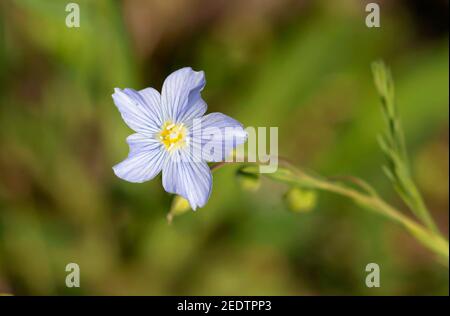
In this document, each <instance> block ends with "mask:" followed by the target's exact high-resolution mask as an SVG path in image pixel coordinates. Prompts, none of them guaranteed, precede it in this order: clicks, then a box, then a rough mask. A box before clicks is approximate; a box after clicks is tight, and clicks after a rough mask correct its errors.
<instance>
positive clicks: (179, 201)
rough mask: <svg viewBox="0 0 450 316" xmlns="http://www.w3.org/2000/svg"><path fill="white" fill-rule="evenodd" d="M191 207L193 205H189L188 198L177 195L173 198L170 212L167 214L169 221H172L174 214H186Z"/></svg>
mask: <svg viewBox="0 0 450 316" xmlns="http://www.w3.org/2000/svg"><path fill="white" fill-rule="evenodd" d="M190 209H191V206H190V205H189V201H188V200H186V199H185V198H184V197H182V196H180V195H175V196H174V198H173V199H172V204H171V206H170V211H169V214H167V220H168V221H169V223H171V222H172V220H173V217H174V216H178V215H181V214H184V213H186V212H187V211H189V210H190Z"/></svg>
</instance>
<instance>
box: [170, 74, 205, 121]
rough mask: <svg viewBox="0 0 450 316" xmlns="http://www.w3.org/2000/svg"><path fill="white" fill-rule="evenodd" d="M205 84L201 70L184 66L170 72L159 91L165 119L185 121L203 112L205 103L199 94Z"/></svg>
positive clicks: (199, 115)
mask: <svg viewBox="0 0 450 316" xmlns="http://www.w3.org/2000/svg"><path fill="white" fill-rule="evenodd" d="M205 84H206V81H205V74H204V72H203V71H194V70H192V68H190V67H185V68H182V69H179V70H177V71H175V72H173V73H171V74H170V75H169V76H168V77H167V78H166V80H165V81H164V84H163V87H162V92H161V105H162V108H163V112H164V118H165V120H171V121H172V122H174V123H178V122H186V121H189V120H192V119H194V118H197V117H201V116H202V115H203V114H205V112H206V109H207V105H206V103H205V101H203V99H202V98H201V95H200V92H201V91H202V90H203V88H204V87H205Z"/></svg>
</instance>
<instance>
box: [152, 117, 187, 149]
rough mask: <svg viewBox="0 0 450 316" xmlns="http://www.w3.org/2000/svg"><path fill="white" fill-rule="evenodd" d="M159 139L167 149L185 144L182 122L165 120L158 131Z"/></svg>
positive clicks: (184, 130)
mask: <svg viewBox="0 0 450 316" xmlns="http://www.w3.org/2000/svg"><path fill="white" fill-rule="evenodd" d="M159 140H160V141H161V143H163V144H164V146H166V149H167V150H168V151H171V150H173V149H176V148H180V147H183V146H185V145H186V127H184V125H183V124H182V123H178V124H175V123H172V122H170V121H168V122H165V123H164V124H163V126H162V128H161V132H159Z"/></svg>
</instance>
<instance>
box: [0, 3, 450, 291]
mask: <svg viewBox="0 0 450 316" xmlns="http://www.w3.org/2000/svg"><path fill="white" fill-rule="evenodd" d="M68 2H69V1H62V0H58V1H56V0H55V1H36V0H17V1H11V0H6V1H5V0H2V1H1V4H0V10H1V11H0V12H1V13H0V293H10V294H14V295H21V294H25V295H31V294H33V295H34V294H39V295H43V294H49V295H58V294H65V295H70V294H74V295H202V294H203V295H211V294H214V295H231V294H233V295H339V294H342V295H385V294H389V295H412V294H418V295H435V294H438V295H448V281H449V276H448V268H446V267H444V266H443V265H440V264H438V263H437V262H436V261H435V260H434V258H433V255H432V254H431V253H430V252H428V250H426V249H424V248H422V247H421V246H420V245H418V244H417V242H416V241H415V240H414V239H413V238H412V237H411V236H409V235H408V234H407V233H406V232H405V231H404V230H403V229H401V228H400V227H399V226H397V225H396V224H392V223H391V222H388V221H386V220H385V219H384V218H381V217H379V216H377V215H376V214H372V213H370V212H367V211H366V210H363V209H361V208H360V207H358V206H355V205H353V203H352V202H351V201H348V200H346V199H344V198H341V197H336V196H334V195H330V194H325V193H321V194H320V195H319V200H318V204H317V206H316V208H315V209H314V210H313V211H311V212H308V213H300V214H298V213H292V212H290V211H289V210H288V208H287V207H286V205H285V203H284V202H283V198H282V196H283V194H284V192H285V191H286V189H287V188H286V187H285V186H283V185H281V184H277V183H273V182H270V181H263V183H262V186H261V188H260V190H259V191H257V192H253V193H251V192H247V191H243V190H242V189H241V188H240V187H239V185H238V184H237V182H236V178H235V167H226V168H222V169H220V170H218V171H217V172H216V173H215V174H214V189H213V193H212V196H211V199H210V201H209V203H208V204H207V205H206V207H204V208H202V209H199V210H198V211H197V212H195V213H193V212H189V213H187V214H184V215H182V216H179V217H176V218H175V219H174V222H173V223H172V224H171V225H168V223H167V221H166V214H167V212H168V210H169V206H170V201H171V196H169V195H168V194H167V193H165V192H164V191H163V189H162V187H161V180H160V178H157V179H156V180H154V181H151V182H147V183H144V184H131V183H127V182H125V181H122V180H120V179H118V178H116V177H115V176H114V174H113V172H112V169H111V167H112V166H113V165H114V164H116V163H117V162H119V161H121V160H122V159H123V158H125V157H126V155H127V153H128V148H127V145H126V143H125V138H126V136H128V135H129V134H130V133H131V131H130V130H129V129H128V128H127V126H126V125H125V124H124V122H123V121H122V119H121V117H120V115H119V113H118V111H117V109H116V108H115V106H114V104H113V102H112V98H111V94H112V92H113V88H114V87H121V88H125V87H132V88H135V89H142V88H144V87H148V86H153V87H156V88H157V89H160V87H161V84H162V82H163V80H164V78H165V77H166V76H167V75H168V74H169V73H170V72H172V71H173V70H176V69H178V68H180V67H183V66H191V67H193V68H194V69H195V70H204V71H205V73H206V79H207V86H206V88H205V90H204V92H203V97H204V99H205V100H206V101H207V103H208V105H209V111H211V112H212V111H221V112H224V113H226V114H228V115H231V116H233V117H235V118H237V119H238V120H239V121H241V122H243V124H244V125H246V126H278V127H279V144H280V148H279V152H280V154H281V155H283V156H286V157H289V159H290V160H292V161H294V162H295V163H296V164H297V165H298V166H301V167H303V168H306V169H310V170H314V171H315V172H318V173H320V174H323V175H328V176H331V175H337V174H339V175H342V174H350V175H354V176H358V177H361V178H364V179H366V180H367V181H368V182H370V183H371V184H373V185H374V186H375V187H376V189H377V190H379V191H380V193H381V194H382V195H383V196H384V197H385V198H386V199H387V200H388V201H389V202H391V203H393V204H394V205H396V206H398V207H399V208H401V209H405V210H406V208H405V206H404V205H403V204H402V203H401V201H400V200H399V198H398V197H397V196H396V195H395V193H394V191H393V189H392V188H391V186H390V184H389V182H388V180H387V179H386V177H385V176H384V175H383V173H382V171H381V166H382V164H383V163H384V160H383V156H382V154H381V151H380V149H379V147H378V144H377V141H376V136H377V135H378V134H379V133H380V132H381V131H382V129H383V125H382V124H383V121H382V117H381V112H380V108H379V104H378V96H377V94H376V91H375V88H374V86H373V83H372V78H371V72H370V63H371V62H372V61H374V60H376V59H379V58H382V59H384V60H385V61H386V63H387V64H388V65H389V66H390V67H391V68H392V71H393V74H394V79H395V83H396V89H397V100H398V107H399V111H400V114H401V117H402V120H403V125H404V128H405V133H406V138H407V144H408V150H409V153H410V155H411V164H412V169H413V173H414V177H415V179H416V180H417V183H418V186H419V188H420V189H421V190H422V192H423V193H424V197H425V200H426V202H427V204H428V206H429V208H430V209H431V211H432V214H433V216H434V218H435V219H436V221H437V222H438V225H439V226H440V228H441V229H442V230H443V232H444V234H445V235H446V236H448V189H449V187H448V181H449V178H448V175H449V173H448V163H449V157H448V155H449V148H448V103H449V90H448V84H449V76H448V66H449V59H448V9H449V8H448V4H449V2H448V1H446V0H436V1H426V2H425V1H420V0H417V1H406V0H405V1H377V2H378V3H379V4H380V6H381V28H371V29H369V28H367V27H366V26H365V22H364V21H365V17H366V14H367V13H366V12H365V11H364V8H365V4H366V3H367V2H365V1H359V0H345V1H338V2H337V1H335V2H332V1H325V0H323V1H306V0H303V1H302V0H297V1H296V0H246V1H237V0H218V1H200V0H173V1H165V0H155V1H144V0H142V1H140V0H127V1H105V0H100V1H87V0H84V1H81V0H79V1H75V2H77V3H78V4H79V5H80V9H81V27H80V28H67V27H66V26H65V18H66V14H67V12H65V6H66V5H67V3H68ZM69 262H75V263H78V264H79V266H80V268H81V287H80V288H66V286H65V277H66V274H67V273H66V272H65V266H66V264H68V263H69ZM369 262H376V263H378V264H379V265H380V267H381V287H380V288H372V289H369V288H367V287H366V286H365V281H364V280H365V277H366V272H365V266H366V264H367V263H369Z"/></svg>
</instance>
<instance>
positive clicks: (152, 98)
mask: <svg viewBox="0 0 450 316" xmlns="http://www.w3.org/2000/svg"><path fill="white" fill-rule="evenodd" d="M204 86H205V75H204V73H203V71H199V72H196V71H193V70H192V69H191V68H188V67H186V68H182V69H179V70H177V71H175V72H173V73H172V74H170V75H169V76H168V77H167V78H166V80H165V81H164V84H163V87H162V92H161V94H160V93H159V92H158V91H156V90H155V89H153V88H146V89H143V90H140V91H136V90H133V89H128V88H127V89H123V90H121V89H118V88H116V89H115V90H114V94H113V95H112V97H113V100H114V103H115V104H116V106H117V108H118V109H119V111H120V113H121V115H122V118H123V120H124V121H125V123H126V124H127V125H128V126H129V127H130V128H131V129H133V130H134V131H135V132H136V133H135V134H132V135H130V136H128V138H127V143H128V145H129V147H130V152H129V154H128V158H126V159H125V160H124V161H122V162H121V163H119V164H117V165H115V166H114V167H113V170H114V173H115V174H116V175H117V176H118V177H119V178H121V179H124V180H126V181H129V182H137V183H140V182H145V181H148V180H151V179H153V178H154V177H155V176H156V175H158V174H159V173H160V172H162V184H163V187H164V189H165V190H166V191H167V192H169V193H174V194H178V195H181V196H182V197H184V198H186V199H187V200H188V201H189V204H190V205H191V207H192V209H194V210H195V209H196V208H197V207H203V206H204V205H205V204H206V202H207V201H208V198H209V196H210V194H211V188H212V175H211V170H210V168H209V167H208V164H207V162H212V161H222V160H224V159H225V158H226V157H227V156H228V154H229V153H230V152H231V150H232V149H233V148H234V147H236V146H237V145H239V144H242V143H244V142H245V140H246V138H247V133H246V132H245V131H244V129H243V127H242V125H241V124H240V123H239V122H238V121H236V120H234V119H232V118H231V117H229V116H226V115H224V114H222V113H210V114H208V115H204V114H205V112H206V109H207V105H206V103H205V101H204V100H203V99H202V98H201V95H200V92H201V91H202V90H203V88H204Z"/></svg>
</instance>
